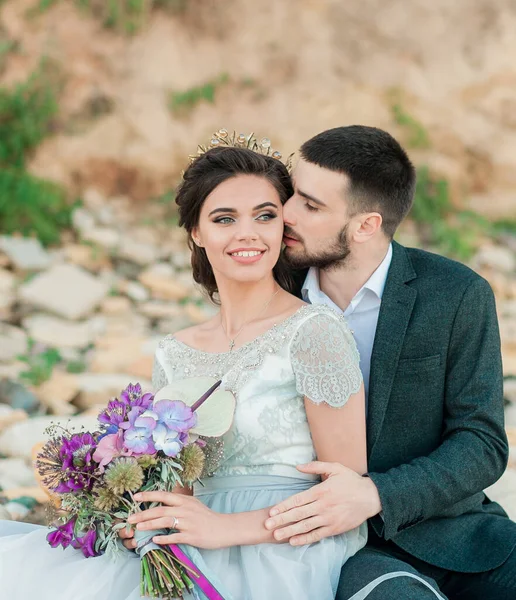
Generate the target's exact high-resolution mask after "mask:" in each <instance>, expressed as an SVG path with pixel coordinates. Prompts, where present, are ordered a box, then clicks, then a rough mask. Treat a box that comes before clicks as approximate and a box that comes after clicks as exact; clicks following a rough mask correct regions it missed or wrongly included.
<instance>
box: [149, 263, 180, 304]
mask: <svg viewBox="0 0 516 600" xmlns="http://www.w3.org/2000/svg"><path fill="white" fill-rule="evenodd" d="M138 279H139V281H140V282H141V283H143V285H145V286H147V287H148V288H150V290H151V294H152V296H153V297H154V298H157V299H161V300H182V299H184V298H187V297H188V294H189V289H188V287H187V286H186V285H184V284H183V283H180V282H179V281H177V273H175V272H174V269H173V268H172V266H171V265H167V264H165V263H158V264H156V265H153V266H152V267H150V268H149V269H146V270H145V271H144V272H143V273H141V274H140V276H139V278H138Z"/></svg>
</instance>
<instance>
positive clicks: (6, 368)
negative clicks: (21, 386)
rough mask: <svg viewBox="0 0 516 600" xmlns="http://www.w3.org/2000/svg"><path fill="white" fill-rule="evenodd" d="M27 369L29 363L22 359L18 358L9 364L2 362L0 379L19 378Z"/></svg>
mask: <svg viewBox="0 0 516 600" xmlns="http://www.w3.org/2000/svg"><path fill="white" fill-rule="evenodd" d="M26 369H27V365H26V364H25V363H24V362H22V361H21V360H17V361H14V362H11V363H8V364H5V365H3V364H1V363H0V380H1V379H18V378H19V377H20V374H21V373H23V371H25V370H26Z"/></svg>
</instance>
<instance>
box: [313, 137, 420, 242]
mask: <svg viewBox="0 0 516 600" xmlns="http://www.w3.org/2000/svg"><path fill="white" fill-rule="evenodd" d="M301 157H302V158H303V159H304V160H306V161H307V162H310V163H313V164H316V165H318V166H320V167H323V168H325V169H329V170H330V171H337V172H338V173H343V174H344V175H346V176H347V177H348V178H349V187H348V190H347V192H348V199H349V207H348V214H349V216H350V217H351V216H354V215H356V214H360V213H365V212H373V211H374V212H378V213H380V214H381V215H382V218H383V222H382V229H383V231H384V233H385V235H387V236H388V237H389V238H392V237H393V236H394V233H395V231H396V229H397V228H398V226H399V224H400V223H401V222H402V221H403V219H404V218H405V217H406V216H407V214H408V212H409V210H410V208H411V206H412V202H413V200H414V191H415V185H416V171H415V169H414V166H413V165H412V163H411V162H410V159H409V157H408V156H407V153H406V152H405V150H403V148H402V147H401V146H400V144H399V143H398V142H397V141H396V140H395V139H394V138H393V137H392V135H390V134H389V133H387V132H386V131H382V130H381V129H377V128H376V127H366V126H365V125H350V126H348V127H335V129H328V130H327V131H323V132H322V133H319V134H318V135H316V136H315V137H313V138H311V139H310V140H308V141H307V142H305V143H304V144H303V145H302V146H301Z"/></svg>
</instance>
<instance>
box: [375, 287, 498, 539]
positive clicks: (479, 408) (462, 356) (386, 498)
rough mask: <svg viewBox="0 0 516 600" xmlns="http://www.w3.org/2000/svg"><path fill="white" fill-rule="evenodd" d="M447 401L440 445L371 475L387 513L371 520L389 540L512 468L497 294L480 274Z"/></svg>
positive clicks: (451, 366) (463, 316) (455, 342)
mask: <svg viewBox="0 0 516 600" xmlns="http://www.w3.org/2000/svg"><path fill="white" fill-rule="evenodd" d="M444 402H445V410H444V415H445V416H444V423H443V432H442V438H441V439H442V441H441V444H440V445H439V447H438V448H436V449H435V450H434V451H433V452H432V453H431V454H429V455H428V456H421V457H418V458H416V459H414V460H412V461H411V462H409V463H407V464H403V465H399V466H397V467H394V468H392V469H389V470H388V471H386V472H384V473H369V474H368V476H369V477H370V478H371V479H372V480H373V482H374V483H375V485H376V487H377V488H378V492H379V495H380V499H381V502H382V511H383V514H382V518H383V522H382V520H381V519H379V518H378V517H376V518H375V520H373V525H375V529H376V530H377V532H378V533H379V534H380V535H383V536H384V537H385V539H387V540H388V539H391V538H392V537H394V536H395V535H396V534H397V533H399V532H400V531H403V530H405V529H408V528H409V527H412V526H414V525H416V524H418V523H420V522H422V521H424V520H426V519H430V518H431V517H434V516H437V515H440V514H442V513H443V512H446V511H450V509H452V510H453V508H452V507H453V506H454V505H456V504H457V503H460V502H461V501H462V500H465V499H466V498H468V497H470V496H472V495H473V494H475V493H478V492H481V491H482V490H483V489H485V488H486V487H488V486H490V485H492V484H493V483H494V482H495V481H497V480H498V479H499V478H500V477H501V475H502V474H503V472H504V470H505V467H506V466H507V461H508V451H509V449H508V443H507V436H506V433H505V428H504V403H503V374H502V359H501V350H500V334H499V329H498V320H497V316H496V306H495V300H494V295H493V292H492V290H491V288H490V286H489V284H488V283H487V281H485V280H484V279H482V278H481V277H478V278H476V279H475V280H474V281H472V282H471V283H470V284H469V286H468V287H467V288H466V289H465V291H464V294H463V297H462V300H461V302H460V305H459V307H458V309H457V313H456V315H455V319H454V323H453V327H452V332H451V337H450V343H449V348H448V356H447V359H446V380H445V399H444ZM459 506H460V505H459ZM456 508H459V507H456ZM460 512H461V511H458V514H460Z"/></svg>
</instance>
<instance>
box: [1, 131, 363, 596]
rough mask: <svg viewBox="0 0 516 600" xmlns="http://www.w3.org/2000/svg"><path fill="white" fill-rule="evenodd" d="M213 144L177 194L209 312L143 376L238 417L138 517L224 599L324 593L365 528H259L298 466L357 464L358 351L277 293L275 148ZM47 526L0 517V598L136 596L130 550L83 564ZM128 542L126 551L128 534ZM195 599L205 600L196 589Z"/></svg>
mask: <svg viewBox="0 0 516 600" xmlns="http://www.w3.org/2000/svg"><path fill="white" fill-rule="evenodd" d="M224 142H225V143H226V144H227V145H224ZM213 144H214V145H217V146H219V147H214V148H210V149H209V150H207V151H205V152H204V153H202V154H201V155H200V156H198V157H197V158H196V159H195V160H194V161H193V162H192V164H191V165H190V166H189V168H188V169H187V170H186V172H185V173H184V176H183V181H182V184H181V186H180V188H179V191H178V195H177V204H178V206H179V212H180V224H181V225H182V226H184V227H185V228H186V230H187V232H188V234H189V240H190V246H191V249H192V266H193V274H194V279H195V281H196V282H197V283H198V284H200V285H201V286H203V287H204V289H205V290H206V291H207V293H208V294H209V295H210V296H211V297H212V298H213V297H214V296H215V295H216V296H217V298H218V301H219V302H220V311H219V312H218V314H217V315H215V316H214V317H213V318H212V319H211V320H209V321H208V322H206V323H203V324H202V325H196V326H194V327H191V328H189V329H185V330H183V331H180V332H178V333H176V334H175V335H169V336H167V337H166V338H165V339H164V340H162V341H161V342H160V344H159V347H158V349H157V352H156V357H155V365H154V371H153V386H154V388H156V389H157V388H160V387H163V386H165V385H167V384H168V383H171V382H172V381H177V380H179V379H184V378H188V377H197V376H210V377H216V378H217V379H219V378H220V379H222V381H223V384H222V385H223V386H224V387H225V388H226V389H229V390H231V391H232V392H233V393H234V395H235V397H236V399H237V408H236V413H235V417H234V422H233V425H232V428H231V429H230V431H229V432H228V433H227V434H226V435H225V436H224V437H223V438H222V440H220V441H218V442H217V441H214V440H212V441H211V442H210V441H209V440H208V445H207V450H208V456H209V458H210V460H209V461H208V462H209V465H208V467H209V468H208V472H207V473H206V477H204V478H203V480H202V484H199V485H197V484H196V485H195V486H194V489H193V490H188V489H180V490H178V491H177V492H178V493H175V492H174V493H166V492H161V493H159V498H156V497H155V495H156V494H155V493H154V494H153V493H144V494H142V496H143V499H146V500H158V501H159V502H161V505H162V506H161V507H159V508H155V509H151V510H148V511H144V512H142V513H140V514H139V515H138V516H137V517H135V520H134V522H135V523H137V527H138V529H144V530H145V529H159V528H165V529H171V528H172V527H174V532H173V533H171V534H170V535H166V536H161V537H160V538H155V541H156V542H157V543H162V544H167V543H180V544H184V545H185V546H183V548H185V549H187V551H188V552H189V554H190V556H191V557H192V558H193V559H194V562H195V563H196V564H197V566H198V567H199V568H200V569H201V570H202V571H203V572H204V574H205V575H206V576H207V577H208V579H210V580H211V581H212V583H214V584H215V587H217V589H218V590H219V591H220V593H221V594H222V596H223V597H224V598H225V600H289V599H292V600H294V599H295V600H301V599H303V598H306V599H308V598H317V599H318V600H331V599H333V598H334V597H335V593H336V589H337V584H338V580H339V575H340V570H341V567H342V565H343V564H344V563H345V562H346V560H347V559H348V558H350V557H351V556H353V555H354V554H355V553H356V552H357V551H358V550H360V548H362V547H363V546H364V545H365V543H366V537H367V527H366V524H365V523H364V524H362V525H361V526H360V527H358V528H356V529H354V530H352V531H350V532H347V533H345V534H342V535H339V536H334V537H328V538H325V539H323V540H322V541H320V542H317V543H315V544H312V545H308V546H297V547H296V546H295V545H291V544H289V542H288V540H287V539H281V530H279V531H276V532H275V534H274V536H273V535H272V533H271V531H269V530H268V529H267V527H266V525H265V522H266V520H267V517H268V510H267V509H268V508H269V507H271V506H272V505H275V504H277V503H278V502H280V501H282V500H284V499H286V498H287V497H289V496H291V495H293V494H296V493H298V492H299V491H300V490H305V489H308V488H310V487H311V486H312V485H314V484H315V483H317V476H315V475H311V474H307V473H303V472H300V471H299V470H297V469H296V466H297V465H300V464H303V463H308V462H310V461H312V460H314V459H315V458H316V457H317V459H318V460H322V461H330V462H339V463H342V464H344V465H346V466H347V467H350V468H351V469H353V470H355V471H356V472H358V473H360V474H363V473H365V472H366V470H367V464H366V434H365V431H366V428H365V401H364V388H363V384H362V377H361V373H360V370H359V357H358V352H357V349H356V346H355V342H354V339H353V336H352V334H351V332H350V330H349V328H348V326H347V325H346V322H345V320H344V318H343V317H342V316H340V315H339V314H337V312H334V311H333V310H332V309H331V308H329V307H326V306H312V305H307V304H304V303H303V302H301V300H299V299H298V298H296V297H295V296H293V295H291V294H290V293H289V291H288V287H289V271H288V268H287V267H286V265H285V264H284V262H283V258H282V256H281V244H282V236H283V220H282V205H283V204H284V203H285V202H286V200H287V199H288V198H289V196H290V195H291V194H292V187H291V183H290V178H289V174H288V171H287V168H286V167H285V165H284V164H283V163H282V162H281V160H280V159H279V158H278V157H277V155H278V154H279V153H273V154H272V155H270V154H271V153H270V150H269V149H268V143H264V144H263V146H261V145H258V144H257V143H256V142H254V141H253V145H252V148H249V147H246V146H247V144H241V143H239V141H238V140H237V141H236V142H234V141H231V140H230V139H229V137H227V134H226V133H225V132H224V131H222V132H219V137H218V138H215V142H213ZM146 496H147V497H146ZM307 516H310V515H309V514H308V515H307ZM317 518H318V517H314V520H315V519H317ZM314 525H316V526H319V527H321V528H324V527H325V523H324V522H320V523H314ZM47 532H48V530H46V529H45V528H43V527H38V526H34V525H28V524H22V523H12V522H0V589H1V590H2V598H5V600H29V599H31V598H38V599H39V600H57V599H61V598H62V599H63V600H64V599H66V600H68V599H70V600H79V599H81V600H136V599H137V598H139V563H138V562H137V560H136V558H135V555H134V553H133V552H126V553H125V554H124V556H123V557H122V558H121V559H119V560H117V561H115V562H113V561H111V559H109V558H108V557H106V556H100V557H96V558H89V559H87V560H85V559H84V558H83V556H82V554H81V552H80V551H78V550H74V549H72V548H71V547H69V548H67V549H66V550H63V551H61V552H60V551H58V550H54V549H51V548H50V547H49V546H48V544H47V542H46V540H45V536H46V534H47ZM124 544H125V546H126V547H127V548H129V549H131V548H132V547H134V540H133V539H131V538H130V537H129V538H127V537H126V539H125V540H124ZM194 597H195V598H204V596H203V594H202V592H200V591H195V592H194Z"/></svg>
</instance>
